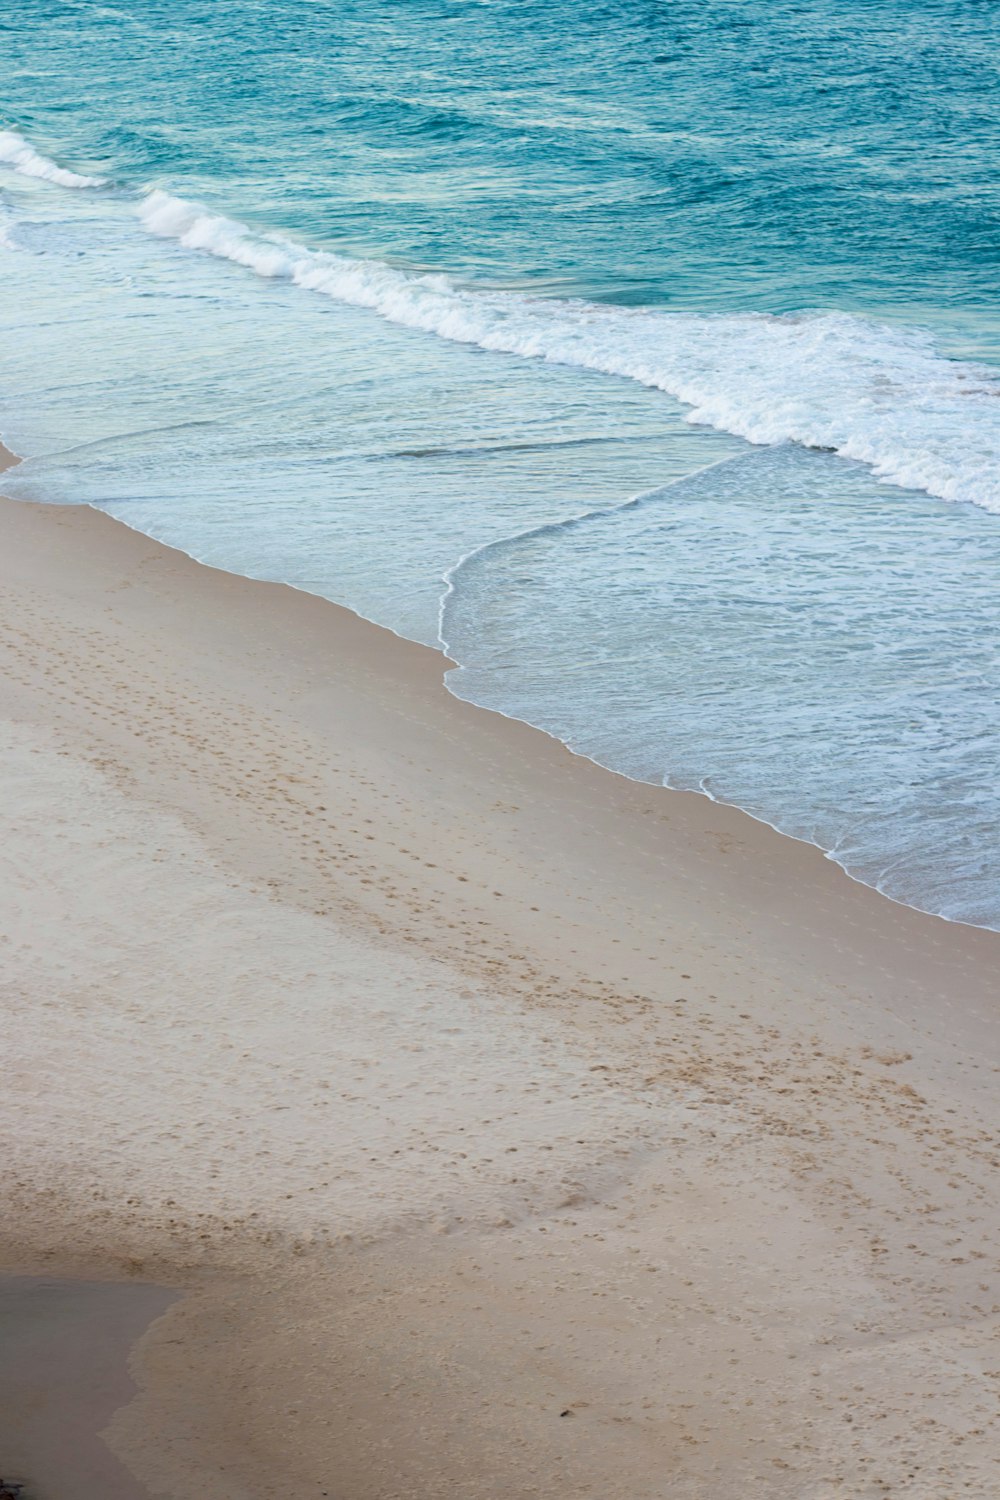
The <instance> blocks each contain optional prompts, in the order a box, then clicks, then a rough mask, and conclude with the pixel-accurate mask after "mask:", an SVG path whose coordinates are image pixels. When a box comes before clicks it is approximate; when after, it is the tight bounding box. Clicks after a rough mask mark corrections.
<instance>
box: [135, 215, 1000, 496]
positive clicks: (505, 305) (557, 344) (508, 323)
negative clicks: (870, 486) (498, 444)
mask: <svg viewBox="0 0 1000 1500" xmlns="http://www.w3.org/2000/svg"><path fill="white" fill-rule="evenodd" d="M140 216H141V218H142V221H143V223H144V224H145V225H146V227H147V228H148V229H150V230H152V231H153V232H154V233H156V234H159V235H164V236H167V237H170V238H173V239H176V240H179V241H180V243H181V244H183V245H186V246H188V247H189V248H191V249H195V250H203V251H207V252H208V253H210V254H212V255H216V256H219V257H221V258H223V259H226V260H231V261H235V262H236V263H237V264H239V265H242V266H246V267H248V268H249V269H250V270H252V271H255V272H256V273H257V274H258V275H260V276H266V277H281V278H285V279H287V280H289V281H292V282H294V283H295V284H296V285H297V286H300V287H303V288H305V289H306V290H309V291H314V292H319V293H322V294H323V295H325V296H328V297H332V298H334V299H335V300H337V301H340V302H345V303H350V304H352V305H354V306H357V307H367V308H371V309H373V310H374V311H375V312H377V313H379V314H381V315H382V316H383V317H385V318H387V319H389V320H391V321H392V322H395V323H399V324H402V325H404V326H405V327H408V328H415V329H420V330H422V331H424V332H428V333H434V334H437V335H438V336H439V337H441V338H446V339H451V340H454V341H456V342H460V343H473V344H478V345H480V346H481V347H482V348H484V349H491V350H496V351H498V352H504V353H509V354H518V355H523V356H526V357H529V358H536V359H545V360H550V361H553V362H556V363H560V364H566V365H575V366H578V367H579V368H581V369H586V370H594V371H599V372H602V373H604V374H608V375H620V376H624V377H626V378H628V379H631V380H637V381H640V382H641V383H642V384H644V385H647V386H652V387H655V388H657V389H659V390H662V391H664V392H666V393H668V394H669V395H671V396H673V397H675V398H676V399H677V400H679V401H681V402H683V403H684V404H686V405H687V406H689V407H690V408H691V410H690V412H689V414H688V415H689V420H690V421H692V422H700V423H707V424H710V425H711V426H714V427H717V428H720V429H722V430H724V431H727V432H732V433H735V434H736V435H737V436H739V437H743V438H746V439H748V440H749V441H750V442H752V443H761V444H772V443H781V442H788V441H792V442H797V443H800V444H803V445H804V446H806V447H810V448H823V449H829V450H831V451H833V452H835V453H838V454H840V455H841V456H842V457H844V458H853V459H858V460H860V461H861V462H863V463H867V464H870V465H871V467H872V469H873V471H874V472H875V474H876V475H877V476H878V477H879V478H880V479H884V480H886V481H889V482H891V483H895V484H899V485H903V486H906V487H908V488H913V489H922V490H925V491H927V492H928V493H929V494H932V495H937V496H939V497H940V498H942V499H945V500H955V501H968V502H971V503H973V504H976V505H981V506H983V507H984V508H985V509H988V510H993V511H996V512H998V513H1000V379H998V378H997V376H996V374H995V373H994V372H992V371H990V370H989V369H987V368H985V367H979V366H975V365H972V364H966V363H962V362H960V361H957V360H950V359H946V358H944V357H943V356H942V355H941V354H939V353H938V351H937V350H936V348H935V346H934V342H933V340H932V339H931V338H930V336H929V335H927V334H924V333H922V332H920V331H919V330H913V329H905V328H897V327H890V326H888V325H885V324H880V323H876V322H874V321H871V320H869V319H865V318H861V317H856V316H853V315H851V314H847V313H839V312H806V313H797V314H788V315H784V316H773V315H770V314H760V313H734V314H714V315H694V314H689V313H672V312H664V311H657V310H644V309H632V308H622V307H609V306H597V305H594V304H591V303H586V302H581V301H556V300H546V299H542V298H532V297H526V296H522V295H520V294H517V293H512V292H491V291H486V290H476V289H471V288H467V287H462V286H459V285H457V284H456V283H454V282H453V281H451V280H449V278H447V277H446V276H441V275H424V276H419V275H411V274H407V273H405V272H403V271H399V270H396V269H395V268H393V267H391V266H388V265H384V264H382V263H381V262H378V261H366V260H356V259H352V258H350V257H347V256H341V255H336V254H331V253H328V252H322V251H312V250H309V249H307V248H306V247H304V246H302V245H296V244H294V243H292V242H290V241H288V240H284V239H281V238H279V237H278V236H274V235H270V236H268V235H257V234H254V233H253V232H252V231H251V230H250V229H248V228H247V227H246V225H243V224H239V223H237V222H236V221H234V220H232V219H228V218H225V217H223V216H221V215H218V214H212V213H210V212H208V211H207V210H206V209H204V208H202V207H200V206H199V205H198V204H196V203H190V202H185V201H184V200H183V199H179V198H174V197H172V196H171V195H170V194H168V193H164V192H162V191H159V190H157V191H154V192H152V193H150V194H148V196H147V197H146V198H145V199H144V200H143V202H142V204H141V207H140Z"/></svg>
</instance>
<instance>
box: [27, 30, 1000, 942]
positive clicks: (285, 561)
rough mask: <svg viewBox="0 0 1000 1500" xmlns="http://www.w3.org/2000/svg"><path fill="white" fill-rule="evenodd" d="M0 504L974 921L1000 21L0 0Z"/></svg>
mask: <svg viewBox="0 0 1000 1500" xmlns="http://www.w3.org/2000/svg"><path fill="white" fill-rule="evenodd" d="M0 41H2V48H3V62H4V67H3V75H2V76H3V84H2V90H0V116H2V118H0V271H2V278H0V309H2V325H0V326H2V330H3V337H2V348H0V435H2V437H3V439H4V441H5V442H6V443H7V445H8V446H9V447H10V448H12V449H13V450H14V451H15V452H16V453H18V454H20V455H21V456H22V457H23V458H24V460H25V461H24V463H23V464H22V465H21V466H20V467H19V468H18V469H17V470H16V471H15V472H14V473H13V474H11V475H8V476H5V484H4V488H5V491H6V492H7V493H9V494H12V495H14V496H16V497H19V498H23V499H30V500H34V501H40V502H61V503H73V504H90V505H95V506H98V507H100V508H101V509H103V510H106V511H108V512H109V513H110V514H112V515H114V516H116V517H119V518H120V519H121V520H123V521H125V522H127V523H128V524H129V525H130V526H133V527H135V528H137V529H139V530H141V531H144V532H147V533H148V534H150V535H151V536H155V537H158V538H160V539H162V540H164V541H166V542H168V543H170V544H171V545H172V546H175V547H179V548H182V549H183V550H184V551H186V552H188V553H190V554H191V555H192V556H195V557H197V558H200V559H202V560H204V561H208V562H211V563H213V564H215V565H217V566H220V567H223V568H227V569H229V570H231V571H234V572H238V573H243V574H246V575H248V576H251V577H261V578H270V579H277V580H283V581H286V582H288V583H291V584H293V585H295V586H296V587H298V588H302V589H307V590H310V591H312V592H315V593H318V594H321V595H324V596H326V597H328V598H330V599H333V600H336V601H337V602H339V603H341V604H344V605H347V606H348V607H350V608H351V609H353V610H355V611H357V612H358V613H359V614H361V615H364V616H366V617H367V618H369V619H371V620H374V621H376V622H377V623H378V624H381V625H383V626H386V627H388V628H390V629H392V630H394V631H396V632H397V633H398V634H400V635H402V636H405V637H408V638H411V639H413V640H418V641H422V642H425V643H427V644H429V645H437V646H443V647H445V648H446V649H447V651H448V653H449V655H450V657H451V658H452V660H453V661H454V662H455V663H457V665H456V667H454V668H453V669H451V670H449V671H448V672H447V675H446V678H445V681H446V684H447V686H448V688H449V689H450V690H451V691H452V692H455V693H457V694H458V695H460V696H462V697H465V698H468V699H470V700H471V701H473V702H476V703H480V704H482V705H484V706H485V707H487V708H489V709H492V710H494V711H497V712H500V713H504V714H507V715H510V716H514V717H518V718H522V719H525V720H527V721H529V722H531V723H533V724H536V725H538V726H540V727H541V728H543V729H545V730H547V731H548V732H549V733H551V734H554V735H556V736H558V737H559V738H560V739H562V740H563V741H564V742H565V743H566V744H567V745H569V746H570V747H571V748H572V749H573V750H575V751H577V752H578V753H580V754H584V755H588V756H590V757H592V758H593V759H594V760H596V761H598V762H599V763H601V764H603V765H606V766H608V767H610V768H611V769H613V770H616V771H619V772H621V773H623V774H625V775H628V776H631V777H634V778H637V779H639V780H642V781H647V782H651V783H654V784H663V785H665V786H669V787H684V788H689V789H695V790H698V791H701V792H702V793H704V794H705V795H707V796H710V797H712V798H714V799H716V800H718V801H722V802H727V803H733V804H735V805H738V806H740V807H743V808H745V809H746V810H747V811H749V812H750V813H752V814H753V815H754V816H755V817H757V818H760V819H762V820H764V821H766V822H768V823H771V824H773V825H774V826H775V827H777V828H779V829H781V830H783V831H784V832H786V833H789V834H791V835H793V836H795V837H797V838H801V839H806V840H809V841H810V842H812V843H814V844H816V845H818V846H819V847H820V848H821V849H823V850H825V851H826V852H827V853H828V854H829V855H830V856H831V857H832V858H833V859H836V860H837V861H838V862H839V863H841V864H842V865H843V866H844V867H845V869H847V870H848V871H849V872H850V873H851V874H852V875H853V876H855V877H856V878H858V879H860V880H862V881H865V882H866V883H868V884H870V885H872V886H875V887H877V888H878V889H880V890H882V891H884V892H885V893H886V894H887V895H889V896H891V897H893V898H895V899H896V900H899V901H903V902H906V903H908V904H910V905H912V906H916V907H919V908H921V909H923V910H927V911H931V912H936V913H939V914H941V915H943V916H946V917H948V918H950V919H952V920H956V921H964V922H971V923H975V924H978V925H982V926H988V927H994V928H1000V838H998V830H1000V778H998V745H1000V645H998V640H1000V628H998V627H1000V590H998V584H1000V465H998V455H1000V310H998V303H997V295H996V294H997V289H998V253H997V251H998V244H1000V233H998V220H1000V214H998V207H1000V173H998V168H997V163H998V162H1000V110H998V108H997V103H998V95H1000V89H998V78H997V71H998V64H1000V18H998V16H997V12H996V10H995V8H994V7H992V6H990V5H988V4H976V3H970V0H905V3H904V0H839V3H833V0H795V3H793V0H771V3H767V4H764V3H762V0H700V3H697V4H695V3H688V0H674V3H670V4H667V3H663V0H617V3H607V4H599V5H595V6H592V7H585V8H580V7H570V6H567V5H564V4H562V3H560V0H546V3H540V0H398V3H396V4H395V5H393V6H377V5H375V4H373V3H371V0H354V3H352V0H347V3H342V0H228V3H227V4H225V5H216V6H206V5H204V4H203V3H200V4H194V3H193V0H129V3H128V4H127V5H126V4H120V5H115V4H104V3H99V0H7V4H6V5H5V7H4V12H3V15H2V17H0Z"/></svg>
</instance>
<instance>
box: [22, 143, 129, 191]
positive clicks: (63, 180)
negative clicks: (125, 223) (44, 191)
mask: <svg viewBox="0 0 1000 1500" xmlns="http://www.w3.org/2000/svg"><path fill="white" fill-rule="evenodd" d="M0 161H3V162H6V163H7V165H8V166H10V167H13V168H14V170H15V171H16V172H20V173H21V174H22V176H24V177H41V178H43V179H44V180H45V181H46V182H54V183H57V184H58V186H59V187H65V188H95V187H104V186H105V181H106V179H105V178H103V177H87V176H86V175H85V174H84V173H82V172H71V171H70V170H69V169H68V168H67V167H60V166H57V164H56V163H55V162H54V161H50V160H49V158H48V157H47V156H43V155H42V154H41V152H40V151H36V150H35V148H34V146H32V145H30V144H29V143H28V142H27V141H26V140H25V139H24V136H22V135H18V133H17V131H16V130H0Z"/></svg>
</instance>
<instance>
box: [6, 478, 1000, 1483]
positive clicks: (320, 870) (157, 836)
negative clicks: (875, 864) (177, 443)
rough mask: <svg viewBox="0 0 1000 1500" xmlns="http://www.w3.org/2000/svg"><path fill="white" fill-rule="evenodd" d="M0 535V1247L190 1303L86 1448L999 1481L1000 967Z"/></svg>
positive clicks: (21, 513) (405, 687) (214, 622)
mask: <svg viewBox="0 0 1000 1500" xmlns="http://www.w3.org/2000/svg"><path fill="white" fill-rule="evenodd" d="M0 523H2V525H3V528H4V536H5V547H4V549H3V554H2V557H0V601H2V602H0V612H2V614H0V650H2V655H3V660H4V675H3V679H2V687H0V735H2V742H3V743H2V756H0V778H2V785H3V802H4V808H5V820H6V828H5V837H4V840H3V844H2V847H0V891H2V893H3V894H2V909H0V919H2V936H3V939H4V948H3V951H4V954H5V965H4V967H5V988H4V1002H5V1004H4V1011H3V1033H4V1034H3V1045H4V1051H5V1056H6V1058H7V1059H8V1067H7V1094H8V1102H9V1103H10V1105H11V1108H10V1110H9V1111H8V1112H7V1114H6V1117H5V1125H4V1140H3V1142H2V1151H3V1155H2V1160H3V1163H4V1166H3V1173H4V1195H5V1203H6V1204H7V1205H8V1212H7V1214H6V1215H5V1219H4V1224H3V1229H2V1240H0V1264H2V1265H3V1266H4V1267H6V1268H7V1269H16V1270H19V1271H22V1272H33V1273H35V1274H51V1275H60V1276H74V1277H87V1276H90V1277H100V1278H113V1279H119V1280H121V1281H123V1282H125V1281H150V1282H160V1283H162V1284H167V1285H171V1286H178V1287H180V1288H182V1289H183V1290H184V1291H185V1293H186V1295H185V1296H184V1297H183V1298H182V1299H181V1300H179V1301H177V1302H175V1303H174V1304H172V1306H171V1307H170V1308H169V1309H168V1310H167V1312H166V1314H165V1316H163V1317H162V1318H161V1319H160V1320H159V1321H158V1322H157V1323H156V1326H155V1327H154V1329H153V1330H152V1332H151V1333H150V1334H149V1336H148V1337H146V1338H145V1339H144V1340H143V1342H142V1346H141V1350H140V1354H139V1357H138V1358H137V1359H136V1360H135V1361H134V1369H133V1373H134V1375H135V1378H136V1380H137V1385H138V1391H137V1393H136V1395H135V1397H134V1398H133V1399H132V1400H131V1401H130V1402H129V1403H128V1404H127V1405H125V1406H123V1407H122V1408H120V1409H119V1410H118V1412H117V1413H116V1415H115V1416H114V1417H113V1419H112V1420H111V1423H110V1426H109V1428H108V1433H107V1436H108V1441H109V1443H110V1445H111V1447H112V1449H113V1451H114V1453H115V1454H116V1455H118V1457H120V1458H121V1460H122V1461H123V1462H124V1463H125V1464H126V1466H127V1467H128V1470H129V1472H130V1473H131V1474H134V1475H135V1476H136V1478H137V1480H138V1481H139V1482H140V1483H142V1484H143V1485H145V1486H146V1488H147V1489H148V1490H149V1492H150V1493H151V1494H153V1495H167V1496H177V1497H181V1496H183V1497H190V1496H191V1495H193V1494H198V1495H199V1496H204V1497H206V1500H213V1497H215V1496H219V1497H220V1500H235V1497H237V1496H240V1497H242V1496H249V1497H251V1500H255V1497H257V1496H271V1495H274V1496H279V1495H280V1496H282V1497H286V1496H287V1495H288V1494H296V1495H308V1494H316V1495H323V1494H329V1495H331V1496H332V1495H344V1496H350V1497H351V1500H370V1497H372V1500H374V1497H377V1500H389V1497H392V1500H396V1497H403V1496H413V1497H418V1496H419V1497H420V1500H430V1497H436V1496H441V1497H444V1496H449V1497H450V1496H454V1495H456V1494H460V1495H462V1496H463V1500H474V1497H483V1500H486V1497H489V1500H497V1497H499V1496H505V1497H506V1496H518V1497H520V1496H528V1495H532V1496H552V1497H553V1500H555V1497H559V1500H567V1497H574V1496H584V1495H594V1496H601V1497H602V1500H613V1497H622V1500H643V1497H651V1500H652V1497H656V1500H660V1497H668V1496H669V1497H670V1500H694V1497H697V1500H747V1497H754V1500H757V1497H766V1500H772V1497H773V1500H804V1497H808V1500H834V1497H836V1500H843V1497H851V1500H855V1497H857V1500H862V1497H864V1500H869V1497H872V1496H876V1495H879V1496H881V1495H886V1494H905V1495H906V1496H907V1497H908V1500H940V1497H942V1496H951V1495H956V1496H957V1495H962V1496H973V1497H982V1500H986V1497H987V1496H992V1495H994V1494H996V1493H997V1491H998V1487H1000V1485H998V1460H1000V1426H998V1418H997V1396H998V1394H1000V1371H998V1370H997V1360H996V1354H995V1349H996V1340H997V1334H998V1332H1000V1263H998V1249H997V1229H998V1222H997V1220H998V1207H997V1195H996V1191H995V1186H996V1168H997V1165H998V1160H1000V1158H998V1141H997V1135H996V1120H997V1117H998V1112H997V1092H998V1079H1000V1024H998V1022H1000V1015H998V1011H1000V1007H998V1004H997V990H998V985H997V975H998V973H1000V937H998V936H997V935H996V934H991V933H985V932H980V931H976V930H974V929H970V928H963V927H959V926H956V925H951V924H948V923H945V922H942V921H940V920H938V919H934V918H930V917H925V916H921V915H919V914H917V913H914V912H911V911H909V910H907V909H906V908H903V907H900V906H897V905H894V904H893V903H891V902H889V901H888V900H886V899H884V898H882V897H880V896H878V895H877V894H875V893H873V892H872V891H870V890H867V889H866V888H864V887H862V886H860V885H858V884H857V883H855V882H853V881H851V880H850V879H849V878H848V877H847V876H845V875H844V874H843V872H842V871H841V870H839V868H837V867H836V866H834V865H833V864H832V863H831V862H830V861H828V860H825V859H824V858H823V857H822V856H821V855H820V854H819V853H818V852H817V851H816V850H814V849H811V848H809V847H808V846H804V845H801V844H797V843H795V842H793V841H791V840H788V839H785V838H782V837H781V836H780V835H777V834H775V833H773V832H772V831H771V830H769V829H767V828H765V827H763V826H762V825H759V824H756V823H754V822H753V821H752V820H751V819H749V818H747V817H745V816H744V815H742V814H740V813H738V812H735V811H733V810H731V809H726V808H720V807H717V806H714V805H712V804H710V803H708V802H706V801H704V800H703V799H700V798H698V797H695V796H688V795H685V794H678V793H667V792H660V791H658V790H656V789H653V788H649V787H644V786H637V785H635V784H633V783H629V782H627V781H625V780H624V779H622V778H620V777H615V776H613V775H610V774H609V773H607V772H604V771H601V770H599V769H598V768H596V767H594V766H592V765H590V764H589V763H587V762H584V761H581V760H578V759H575V758H574V757H572V756H570V755H569V754H568V752H566V751H565V750H564V749H563V748H562V747H560V746H559V745H557V744H555V743H554V742H553V741H551V740H549V739H547V738H546V737H545V736H544V735H542V734H540V733H538V732H536V731H533V730H530V729H528V728H526V727H525V726H522V725H518V724H514V723H510V722H508V721H505V720H501V719H498V718H496V717H494V716H491V715H488V714H485V713H483V712H480V711H478V710H476V709H474V708H472V707H471V706H469V705H467V704H463V703H460V702H457V701H456V700H453V699H451V698H450V697H449V696H448V695H447V693H446V692H445V691H444V690H443V689H442V686H441V673H442V665H443V664H442V658H441V657H440V656H438V655H437V654H436V653H434V652H432V651H429V650H427V649H425V648H421V647H417V646H412V645H408V644H407V643H405V642H402V641H399V640H398V639H396V638H395V637H393V636H391V635H389V634H387V633H386V632H384V631H380V630H378V629H377V628H375V627H373V626H371V625H368V624H366V623H365V622H363V621H360V620H357V619H356V618H355V617H353V616H351V615H350V614H348V613H346V612H345V611H343V610H340V609H338V608H336V607H335V606H333V605H330V604H328V603H326V602H324V601H321V600H317V599H314V598H311V597H308V596H306V595H303V594H299V593H295V592H294V591H292V590H289V589H287V588H283V587H281V586H280V585H271V584H261V583H253V582H249V581H247V580H244V579H239V578H234V577H230V576H228V575H225V574H221V573H218V572H216V571H214V570H212V569H208V568H204V567H201V566H199V565H198V564H196V563H194V562H192V561H191V560H190V559H187V558H185V557H183V556H181V555H180V554H177V553H175V552H172V551H170V550H169V549H167V548H164V547H162V546H160V545H158V544H157V543H155V542H152V541H149V540H148V539H146V538H144V537H141V536H139V535H137V534H135V533H132V532H130V531H128V530H127V529H126V528H124V527H123V526H121V525H119V524H118V523H116V522H114V521H111V520H110V519H108V518H107V517H105V516H103V515H100V514H97V513H94V512H91V511H88V510H84V509H66V508H57V507H51V508H49V507H31V506H26V505H17V504H14V503H12V502H3V503H2V504H0ZM83 1500H90V1497H83Z"/></svg>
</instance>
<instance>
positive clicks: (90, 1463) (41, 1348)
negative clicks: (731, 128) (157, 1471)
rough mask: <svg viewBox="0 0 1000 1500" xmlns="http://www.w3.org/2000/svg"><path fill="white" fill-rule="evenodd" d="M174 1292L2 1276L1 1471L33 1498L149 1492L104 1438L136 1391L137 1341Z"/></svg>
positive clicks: (121, 1498)
mask: <svg viewBox="0 0 1000 1500" xmlns="http://www.w3.org/2000/svg"><path fill="white" fill-rule="evenodd" d="M175 1300H176V1295H175V1294H173V1293H171V1292H168V1291H166V1290H163V1289H161V1288H159V1287H150V1286H142V1285H138V1284H132V1285H127V1284H124V1283H119V1284H115V1283H110V1282H107V1283H101V1282H82V1281H56V1280H49V1279H46V1278H42V1277H32V1276H0V1477H2V1478H3V1479H4V1480H5V1481H6V1482H7V1483H10V1482H11V1480H21V1481H22V1482H24V1483H25V1486H26V1495H27V1496H29V1497H30V1500H71V1497H93V1500H147V1492H146V1490H145V1489H143V1488H142V1486H141V1485H139V1484H138V1483H137V1482H136V1480H135V1479H134V1478H133V1476H132V1475H131V1474H130V1473H129V1472H128V1470H127V1469H126V1468H125V1467H124V1465H123V1464H122V1463H121V1462H120V1461H119V1460H118V1459H117V1458H116V1457H115V1455H114V1454H113V1453H112V1452H111V1450H110V1449H109V1448H108V1446H107V1444H106V1443H104V1442H103V1441H102V1440H101V1438H100V1433H101V1432H102V1430H103V1429H104V1427H105V1426H106V1425H107V1423H108V1422H109V1421H110V1419H111V1417H112V1416H113V1415H114V1413H115V1412H116V1411H117V1410H118V1409H119V1408H120V1407H122V1406H125V1405H127V1403H128V1402H129V1401H130V1400H131V1398H132V1396H133V1394H134V1390H135V1387H134V1385H133V1382H132V1380H131V1378H130V1376H129V1373H128V1365H129V1358H130V1355H131V1352H132V1349H133V1346H134V1345H135V1344H137V1343H138V1342H139V1340H140V1339H141V1338H142V1336H143V1335H144V1334H145V1333H146V1331H147V1329H148V1328H149V1326H150V1325H151V1324H152V1323H153V1322H154V1321H155V1320H156V1319H157V1318H158V1317H160V1316H161V1314H162V1313H164V1312H166V1310H167V1308H168V1307H169V1306H170V1304H171V1303H172V1302H174V1301H175Z"/></svg>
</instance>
